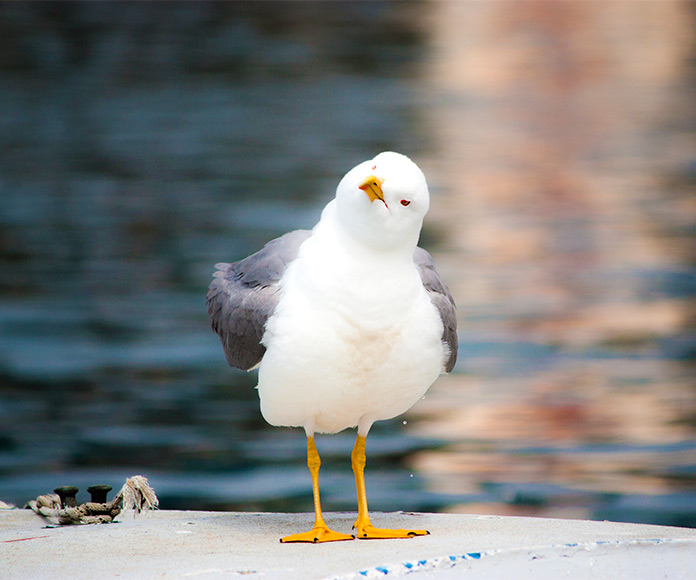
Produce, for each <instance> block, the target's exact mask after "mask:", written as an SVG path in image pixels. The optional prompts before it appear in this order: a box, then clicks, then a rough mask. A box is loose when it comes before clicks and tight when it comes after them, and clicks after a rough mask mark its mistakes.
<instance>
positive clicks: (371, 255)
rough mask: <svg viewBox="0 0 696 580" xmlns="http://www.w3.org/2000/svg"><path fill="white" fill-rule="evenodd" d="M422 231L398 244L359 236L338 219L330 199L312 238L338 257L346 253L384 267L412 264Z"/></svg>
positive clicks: (351, 256)
mask: <svg viewBox="0 0 696 580" xmlns="http://www.w3.org/2000/svg"><path fill="white" fill-rule="evenodd" d="M419 234H420V232H414V234H413V235H412V236H409V237H406V238H402V239H401V240H400V241H399V243H398V244H394V243H389V244H385V243H379V241H377V240H374V239H361V238H358V237H356V236H355V235H354V234H353V233H352V232H350V231H348V230H347V229H346V227H345V226H344V224H343V223H342V222H341V220H340V219H339V218H338V215H337V212H336V205H335V202H331V203H329V204H328V205H327V206H326V208H324V211H323V212H322V215H321V220H320V221H319V223H318V224H317V226H316V227H315V229H314V235H313V237H315V238H316V240H317V242H319V243H321V244H326V246H328V247H331V248H332V249H333V251H335V252H336V255H337V257H338V256H344V257H347V258H349V259H356V260H358V261H360V262H361V263H369V264H375V265H379V266H381V267H394V266H407V267H412V265H413V253H414V252H415V250H416V245H417V244H418V236H419Z"/></svg>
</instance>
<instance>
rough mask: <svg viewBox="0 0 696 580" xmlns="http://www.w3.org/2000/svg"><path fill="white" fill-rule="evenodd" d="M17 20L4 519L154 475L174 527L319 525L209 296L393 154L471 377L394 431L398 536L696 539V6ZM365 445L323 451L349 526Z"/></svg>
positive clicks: (383, 490)
mask: <svg viewBox="0 0 696 580" xmlns="http://www.w3.org/2000/svg"><path fill="white" fill-rule="evenodd" d="M0 14H1V16H2V17H0V23H1V24H0V48H1V50H0V67H1V68H0V71H1V74H0V85H1V88H0V127H1V129H0V152H1V153H2V155H1V156H0V160H1V161H0V195H1V196H2V207H3V209H2V212H0V262H1V264H2V267H1V268H0V337H1V338H2V344H3V346H2V349H0V499H2V500H5V501H13V502H16V503H21V502H23V501H26V500H27V499H30V498H31V497H32V496H35V495H37V494H38V493H44V492H46V491H47V490H50V489H52V488H53V487H54V486H55V485H59V484H63V483H73V484H76V485H78V486H79V487H80V488H81V489H83V490H84V489H85V488H86V487H87V486H88V485H91V484H93V483H98V482H101V481H102V480H104V481H106V482H107V483H111V484H112V485H114V486H116V485H120V483H121V481H122V480H123V478H125V477H126V476H129V475H132V474H134V473H136V472H145V473H146V474H147V475H148V476H150V478H151V480H152V482H153V484H154V485H155V487H156V488H157V490H158V493H159V495H160V497H161V499H162V505H163V507H170V508H204V509H243V510H253V509H282V510H308V509H311V505H312V504H311V490H310V488H309V478H308V475H307V473H306V468H305V466H304V461H305V459H304V450H305V448H304V445H305V442H304V437H303V435H302V433H300V432H296V431H289V430H282V429H275V428H270V427H268V426H266V425H265V423H264V422H263V420H262V419H261V416H260V413H259V411H258V402H257V395H256V393H255V391H254V389H253V386H254V383H255V377H254V376H253V375H249V374H245V373H241V372H236V371H233V370H230V369H229V368H228V367H227V366H226V365H225V363H224V359H223V357H222V353H221V352H220V348H219V343H218V341H217V339H216V337H215V336H214V335H213V334H212V332H210V330H209V328H208V322H207V318H206V315H205V307H204V304H203V296H204V293H205V287H206V286H207V283H208V280H209V277H210V274H211V271H212V264H213V263H214V262H216V261H219V260H231V259H235V258H239V257H242V256H244V255H246V254H248V253H250V252H252V251H254V250H255V249H257V248H258V247H259V246H260V245H261V244H262V243H264V242H265V241H267V240H268V239H269V238H271V237H273V236H276V235H279V234H280V233H283V232H285V231H287V230H288V229H292V228H296V227H308V226H311V225H312V224H313V223H314V222H315V221H316V220H317V218H318V213H319V210H320V208H321V207H322V206H323V204H324V203H325V202H326V201H327V199H328V198H329V197H330V195H331V192H332V190H333V188H334V187H335V182H336V178H337V176H340V175H341V174H342V172H343V171H345V170H346V168H348V167H350V166H352V165H353V164H354V163H356V162H358V161H360V160H362V159H363V158H364V157H365V156H366V155H370V154H372V153H374V152H377V151H379V150H382V149H388V148H393V149H397V150H401V151H403V152H406V153H409V154H410V155H412V156H413V157H414V158H415V159H417V160H418V161H419V163H420V164H421V165H422V166H424V168H425V169H426V173H427V174H428V176H429V178H430V182H431V186H432V187H431V189H432V190H433V195H434V200H433V204H432V210H431V214H430V216H429V220H428V224H427V227H426V230H425V231H424V235H423V240H424V243H425V244H426V245H427V246H428V247H429V248H430V249H432V250H433V251H435V252H436V253H437V261H438V264H439V269H440V270H441V271H442V273H443V275H444V276H445V277H446V279H447V280H448V282H449V283H450V287H451V289H452V290H453V293H454V295H455V297H456V298H457V301H458V303H459V308H460V324H461V328H462V333H461V343H460V361H461V363H460V365H459V367H458V369H457V373H456V374H454V375H452V376H450V377H445V378H442V379H441V380H440V381H439V382H438V383H437V384H436V386H435V387H434V388H433V389H432V390H431V392H430V393H429V394H428V396H427V397H426V399H425V400H424V401H421V403H420V404H419V405H417V406H416V407H415V408H414V409H413V410H412V412H411V413H410V414H409V416H408V424H407V425H403V424H402V421H401V419H399V420H396V421H392V422H387V423H385V424H383V425H378V426H376V427H375V431H374V434H373V435H371V437H370V442H369V445H370V447H371V452H370V468H369V470H368V473H367V478H368V486H369V487H370V500H371V504H372V507H373V509H383V510H389V509H413V510H455V511H466V512H474V511H479V512H483V513H511V514H529V513H533V514H541V515H561V516H569V517H594V518H611V519H625V520H630V521H650V522H655V523H677V524H682V525H691V526H693V525H695V524H696V520H695V519H694V518H696V492H695V491H694V483H695V475H694V473H695V469H696V467H695V466H696V442H694V441H695V438H694V431H695V430H696V421H695V417H696V391H695V390H694V375H695V373H694V367H693V352H694V344H695V343H696V333H695V332H694V320H695V317H694V308H693V306H694V301H693V295H694V290H695V289H696V275H695V274H696V268H695V266H694V254H693V247H694V245H693V241H694V229H693V223H694V215H696V208H695V207H694V199H696V198H695V197H694V195H693V193H694V157H693V152H694V150H696V147H694V145H695V143H694V141H696V139H695V138H694V131H693V120H694V112H693V107H692V104H693V100H694V88H693V87H694V83H693V79H694V68H693V59H692V55H693V49H694V37H693V29H694V27H693V22H694V14H693V6H692V5H691V4H689V3H688V2H641V3H637V4H636V3H632V4H629V3H608V4H607V3H585V2H563V3H557V2H545V1H538V2H537V1H535V2H523V3H508V2H493V3H480V2H470V3H469V2H461V3H454V2H452V3H448V2H443V3H432V4H430V3H404V4H402V3H390V2H387V3H380V2H369V3H327V4H322V3H300V4H285V3H279V4H275V3H272V4H257V3H241V4H236V3H224V4H223V3H211V4H208V3H195V4H179V5H176V6H171V5H158V4H129V5H126V6H119V7H118V8H115V7H113V6H112V5H110V4H102V3H90V4H76V5H60V6H57V7H53V6H50V5H22V4H3V5H1V6H0ZM352 443H353V435H352V434H349V433H346V434H341V435H339V436H336V437H331V438H322V439H320V440H319V441H318V445H319V449H320V452H321V453H322V458H323V460H324V463H323V465H324V466H323V468H322V494H323V495H322V497H323V499H324V500H325V504H326V506H325V507H326V509H354V507H355V499H354V493H355V492H354V483H353V479H352V474H351V472H350V469H349V460H348V458H349V455H350V450H351V447H352Z"/></svg>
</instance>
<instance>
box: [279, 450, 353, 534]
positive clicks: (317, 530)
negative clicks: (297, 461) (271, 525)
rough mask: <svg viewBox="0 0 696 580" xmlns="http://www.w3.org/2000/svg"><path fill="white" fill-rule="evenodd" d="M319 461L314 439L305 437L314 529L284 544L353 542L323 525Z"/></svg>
mask: <svg viewBox="0 0 696 580" xmlns="http://www.w3.org/2000/svg"><path fill="white" fill-rule="evenodd" d="M320 465H321V459H320V457H319V452H318V451H317V447H316V445H315V444H314V437H307V467H309V473H310V474H311V475H312V492H313V494H314V527H313V528H312V529H311V530H309V531H308V532H303V533H301V534H292V535H290V536H285V537H284V538H281V539H280V541H281V542H283V543H286V542H311V543H318V542H337V541H340V540H353V539H355V536H351V535H348V534H339V533H338V532H334V531H333V530H330V529H329V527H328V526H327V525H326V523H324V518H323V517H322V515H321V501H320V500H319V466H320Z"/></svg>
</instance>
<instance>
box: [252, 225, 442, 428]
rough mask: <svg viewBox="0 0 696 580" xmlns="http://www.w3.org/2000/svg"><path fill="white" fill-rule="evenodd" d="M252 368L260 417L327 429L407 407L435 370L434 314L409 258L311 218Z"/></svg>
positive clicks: (437, 337)
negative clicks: (361, 247) (368, 248)
mask: <svg viewBox="0 0 696 580" xmlns="http://www.w3.org/2000/svg"><path fill="white" fill-rule="evenodd" d="M281 288H282V290H281V298H280V302H279V304H278V306H277V308H276V310H275V313H274V314H273V316H272V317H271V318H270V319H269V321H268V324H267V326H266V333H265V335H264V339H263V342H264V344H265V345H266V347H267V351H266V354H265V356H264V358H263V360H262V362H261V366H260V368H259V385H258V388H259V395H260V398H261V411H262V413H263V416H264V418H265V419H266V420H267V421H268V422H269V423H271V424H273V425H288V426H303V427H305V428H307V429H309V430H310V431H315V430H316V431H318V432H336V431H340V430H342V429H345V428H348V427H353V426H356V425H358V424H359V423H360V424H362V425H367V426H368V427H369V425H371V423H372V422H374V421H376V420H380V419H387V418H391V417H394V416H396V415H398V414H401V413H403V412H404V411H406V410H407V409H408V408H410V407H411V406H412V405H413V404H414V403H415V402H416V401H417V400H418V399H420V397H422V395H423V394H424V393H425V391H426V390H427V389H428V387H430V385H431V384H432V383H433V382H434V381H435V379H436V378H437V377H438V375H439V374H440V373H441V372H442V370H443V360H444V357H445V355H446V353H445V347H444V345H443V343H442V340H441V337H442V322H441V321H440V317H439V314H438V312H437V310H436V308H435V307H434V306H433V305H432V303H431V302H430V299H429V297H428V295H427V293H426V291H425V290H424V288H423V285H422V283H421V280H420V277H419V275H418V271H417V270H416V268H415V267H414V266H413V263H412V260H408V259H405V260H404V259H398V258H396V259H395V257H394V256H388V255H376V256H370V255H369V252H368V254H367V255H366V254H364V253H361V252H360V251H357V252H356V250H355V248H349V247H345V240H341V239H340V237H337V236H336V235H335V232H332V231H331V230H330V229H327V228H323V227H322V224H321V223H320V225H319V226H317V228H316V229H315V232H314V235H313V236H312V237H311V238H310V239H309V240H307V241H306V242H305V243H304V244H303V246H302V248H301V251H300V255H299V257H298V259H297V260H295V261H294V262H293V263H292V264H291V265H290V266H289V267H288V269H287V271H286V273H285V275H284V276H283V279H282V280H281Z"/></svg>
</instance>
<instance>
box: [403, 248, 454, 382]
mask: <svg viewBox="0 0 696 580" xmlns="http://www.w3.org/2000/svg"><path fill="white" fill-rule="evenodd" d="M413 262H414V263H415V264H416V267H417V268H418V272H419V274H420V277H421V280H422V281H423V286H425V289H426V290H427V291H428V295H429V296H430V300H432V303H433V304H434V305H435V307H436V308H437V310H438V312H439V313H440V318H441V319H442V325H443V327H444V328H443V331H442V340H443V341H444V342H445V343H446V344H447V345H448V346H449V351H450V354H449V358H448V359H447V363H446V364H445V371H446V372H448V373H449V372H450V371H451V370H452V369H453V368H454V365H455V363H456V362H457V347H458V345H459V343H458V341H457V307H456V305H455V304H454V298H452V295H451V294H450V291H449V290H448V288H447V286H445V283H444V282H443V281H442V278H440V275H439V274H438V273H437V272H436V271H435V264H434V262H433V258H432V256H431V255H430V254H429V253H428V252H426V251H425V250H424V249H423V248H416V251H415V252H414V254H413Z"/></svg>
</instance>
